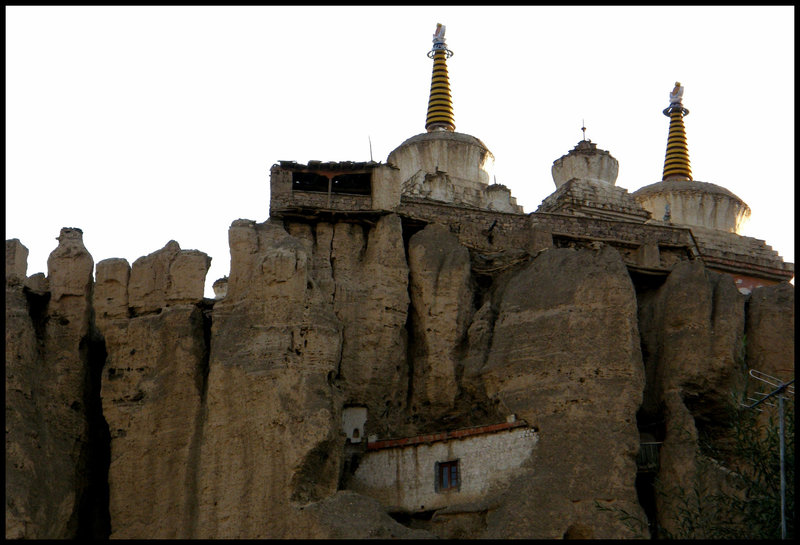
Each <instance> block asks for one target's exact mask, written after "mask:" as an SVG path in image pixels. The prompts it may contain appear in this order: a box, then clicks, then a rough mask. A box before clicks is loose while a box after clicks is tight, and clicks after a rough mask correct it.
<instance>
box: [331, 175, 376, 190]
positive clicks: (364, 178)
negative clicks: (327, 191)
mask: <svg viewBox="0 0 800 545" xmlns="http://www.w3.org/2000/svg"><path fill="white" fill-rule="evenodd" d="M371 182H372V174H371V173H369V172H362V173H358V174H337V175H336V176H334V177H333V183H332V184H331V193H349V194H351V195H369V194H370V193H371V187H370V186H371Z"/></svg>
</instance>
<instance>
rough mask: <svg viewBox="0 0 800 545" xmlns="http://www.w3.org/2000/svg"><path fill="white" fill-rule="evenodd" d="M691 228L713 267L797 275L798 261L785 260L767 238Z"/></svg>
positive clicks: (788, 276)
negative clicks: (795, 269) (761, 238)
mask: <svg viewBox="0 0 800 545" xmlns="http://www.w3.org/2000/svg"><path fill="white" fill-rule="evenodd" d="M691 229H692V234H693V235H694V239H695V240H696V241H697V246H698V248H700V253H701V254H702V255H703V259H704V260H705V261H706V262H707V263H708V265H709V266H711V267H714V268H721V269H723V270H730V271H735V272H744V273H750V274H755V275H756V276H760V275H768V276H770V277H774V279H775V280H790V279H791V278H792V277H794V264H793V263H785V262H784V261H783V259H782V258H781V256H780V255H779V254H778V252H776V251H775V250H773V249H772V248H771V247H770V246H769V245H767V243H766V242H765V241H763V240H759V239H757V238H752V237H746V236H742V235H737V234H736V233H729V232H725V231H720V230H717V229H710V228H707V227H697V226H695V227H692V228H691Z"/></svg>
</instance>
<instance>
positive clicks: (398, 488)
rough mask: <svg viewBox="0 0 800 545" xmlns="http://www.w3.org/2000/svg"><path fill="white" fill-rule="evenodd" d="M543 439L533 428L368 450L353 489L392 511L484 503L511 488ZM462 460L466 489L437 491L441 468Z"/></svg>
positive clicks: (354, 478) (460, 464)
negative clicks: (504, 486)
mask: <svg viewBox="0 0 800 545" xmlns="http://www.w3.org/2000/svg"><path fill="white" fill-rule="evenodd" d="M537 441H538V435H537V434H536V433H535V432H534V431H533V430H531V429H529V428H516V429H513V430H508V431H502V432H497V433H491V434H485V435H475V436H470V437H465V438H461V439H450V440H447V441H440V442H435V443H431V444H419V445H412V446H405V447H395V448H387V449H383V450H377V451H368V452H367V453H366V454H365V455H364V457H363V458H362V460H361V463H360V464H359V466H358V469H357V470H356V472H355V475H354V477H353V479H352V480H351V485H350V488H351V489H353V490H354V491H356V492H359V493H361V494H364V495H366V496H370V497H372V498H375V499H376V500H378V501H379V502H380V503H381V504H383V505H384V506H385V507H386V508H387V509H388V510H404V511H423V510H425V511H427V510H431V509H439V508H442V507H446V506H448V505H456V504H461V503H469V502H473V501H477V500H480V499H481V498H483V497H484V496H485V494H486V493H487V492H488V491H489V489H490V488H491V487H492V486H493V485H497V484H501V483H505V482H506V481H507V480H508V479H510V478H511V477H512V476H513V474H514V472H515V470H517V469H518V468H519V467H520V465H522V463H523V462H524V461H525V460H526V459H527V458H528V457H529V456H530V454H531V452H533V449H534V447H535V446H536V443H537ZM456 459H457V460H459V470H460V477H461V488H460V490H449V491H445V492H436V490H435V483H436V473H435V471H436V470H435V468H436V463H437V462H447V461H450V460H456Z"/></svg>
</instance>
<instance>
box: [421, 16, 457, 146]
mask: <svg viewBox="0 0 800 545" xmlns="http://www.w3.org/2000/svg"><path fill="white" fill-rule="evenodd" d="M444 30H445V27H444V25H442V24H441V23H438V24H437V25H436V34H434V35H433V49H431V50H430V51H429V52H428V57H429V58H431V59H433V77H432V79H431V97H430V99H429V100H428V118H427V119H426V120H425V130H427V131H428V132H433V131H437V130H438V131H441V130H445V131H451V132H452V131H455V130H456V122H455V119H454V118H453V98H452V97H451V96H450V78H448V77H447V59H449V58H450V57H452V56H453V52H452V51H450V50H449V49H447V44H446V43H445V42H444Z"/></svg>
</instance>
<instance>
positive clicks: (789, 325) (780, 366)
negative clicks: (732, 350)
mask: <svg viewBox="0 0 800 545" xmlns="http://www.w3.org/2000/svg"><path fill="white" fill-rule="evenodd" d="M746 334H747V342H746V348H747V366H748V367H749V368H750V369H756V370H758V371H761V372H763V373H767V374H768V375H772V376H774V377H776V378H780V379H782V380H789V379H790V378H791V377H793V376H794V286H793V285H791V284H789V283H787V282H784V283H781V284H778V285H776V286H767V287H762V288H756V289H755V290H753V293H752V294H751V295H750V301H749V304H748V306H747V330H746Z"/></svg>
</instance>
